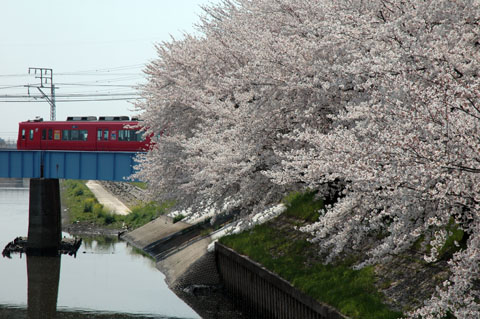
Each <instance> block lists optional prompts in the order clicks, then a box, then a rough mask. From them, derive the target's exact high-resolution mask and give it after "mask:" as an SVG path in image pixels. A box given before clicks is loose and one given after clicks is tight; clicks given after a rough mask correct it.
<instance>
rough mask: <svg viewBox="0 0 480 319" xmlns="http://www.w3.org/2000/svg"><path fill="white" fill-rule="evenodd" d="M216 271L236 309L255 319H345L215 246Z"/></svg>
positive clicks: (229, 252)
mask: <svg viewBox="0 0 480 319" xmlns="http://www.w3.org/2000/svg"><path fill="white" fill-rule="evenodd" d="M215 252H216V259H217V266H218V271H219V274H220V278H221V280H222V283H223V285H224V286H225V289H226V291H227V293H228V294H229V295H231V297H232V298H233V299H234V300H235V302H236V303H237V306H238V307H239V308H240V309H241V310H242V311H244V312H246V313H249V314H251V315H252V316H255V318H269V319H270V318H272V319H273V318H281V319H294V318H302V319H347V317H345V316H343V315H342V314H340V313H339V312H338V311H336V310H335V309H334V308H332V307H330V306H328V305H325V304H321V303H319V302H317V301H316V300H315V299H313V298H311V297H309V296H307V295H305V294H303V293H302V292H300V291H298V290H297V289H296V288H294V287H293V286H292V285H291V284H290V283H288V282H287V281H285V280H284V279H282V278H280V277H279V276H277V275H275V274H274V273H272V272H270V271H268V270H267V269H265V268H264V267H262V266H261V265H260V264H258V263H256V262H254V261H252V260H250V259H249V258H248V257H246V256H242V255H239V254H238V253H236V252H235V251H233V250H232V249H230V248H228V247H226V246H224V245H221V244H219V243H216V245H215Z"/></svg>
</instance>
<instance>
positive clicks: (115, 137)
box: [110, 132, 117, 141]
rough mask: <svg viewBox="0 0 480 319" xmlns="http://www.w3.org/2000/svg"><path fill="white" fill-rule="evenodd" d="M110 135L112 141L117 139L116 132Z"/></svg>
mask: <svg viewBox="0 0 480 319" xmlns="http://www.w3.org/2000/svg"><path fill="white" fill-rule="evenodd" d="M110 137H111V139H112V141H115V140H116V139H117V133H116V132H112V135H111V136H110Z"/></svg>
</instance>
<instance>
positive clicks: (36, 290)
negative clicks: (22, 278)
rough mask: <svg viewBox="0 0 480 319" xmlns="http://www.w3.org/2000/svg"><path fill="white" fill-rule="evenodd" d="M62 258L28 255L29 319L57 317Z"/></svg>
mask: <svg viewBox="0 0 480 319" xmlns="http://www.w3.org/2000/svg"><path fill="white" fill-rule="evenodd" d="M60 258H61V256H55V257H39V256H28V255H27V276H28V306H27V307H28V311H27V313H28V319H44V318H45V319H47V318H55V316H56V312H57V298H58V282H59V279H60Z"/></svg>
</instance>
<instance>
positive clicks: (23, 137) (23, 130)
mask: <svg viewBox="0 0 480 319" xmlns="http://www.w3.org/2000/svg"><path fill="white" fill-rule="evenodd" d="M24 139H25V129H22V140H24Z"/></svg>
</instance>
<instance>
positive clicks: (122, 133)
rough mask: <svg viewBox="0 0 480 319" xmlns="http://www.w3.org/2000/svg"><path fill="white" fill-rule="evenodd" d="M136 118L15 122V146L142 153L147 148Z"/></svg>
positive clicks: (39, 148) (101, 117)
mask: <svg viewBox="0 0 480 319" xmlns="http://www.w3.org/2000/svg"><path fill="white" fill-rule="evenodd" d="M137 124H138V120H137V119H136V118H132V119H130V118H129V117H128V116H100V117H99V118H98V119H97V117H95V116H72V117H68V118H67V120H66V121H58V122H57V121H54V122H53V121H43V119H41V118H36V119H35V120H29V121H26V122H20V123H19V129H18V140H17V149H19V150H69V151H124V152H131V151H134V152H142V151H147V150H148V149H149V147H150V138H149V137H147V138H143V134H142V132H139V130H138V128H133V127H135V126H137Z"/></svg>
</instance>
